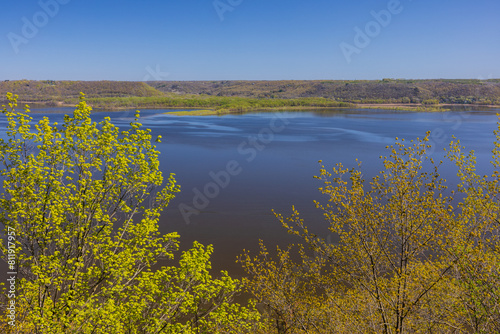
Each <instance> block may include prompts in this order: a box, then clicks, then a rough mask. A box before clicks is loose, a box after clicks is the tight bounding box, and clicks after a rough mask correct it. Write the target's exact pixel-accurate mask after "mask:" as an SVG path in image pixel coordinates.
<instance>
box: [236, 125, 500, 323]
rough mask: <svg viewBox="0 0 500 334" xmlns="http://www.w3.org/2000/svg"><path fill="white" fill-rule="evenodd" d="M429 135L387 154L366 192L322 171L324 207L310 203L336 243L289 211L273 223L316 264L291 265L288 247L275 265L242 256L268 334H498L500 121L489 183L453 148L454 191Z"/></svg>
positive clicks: (354, 173) (356, 177)
mask: <svg viewBox="0 0 500 334" xmlns="http://www.w3.org/2000/svg"><path fill="white" fill-rule="evenodd" d="M429 135H430V133H427V136H426V137H424V138H422V139H417V140H416V141H411V142H410V143H409V144H406V143H405V142H404V140H403V139H401V140H398V141H397V142H396V144H395V145H392V146H390V147H388V149H389V150H390V153H391V154H390V156H389V157H385V158H383V161H384V169H383V170H382V171H381V172H380V174H379V175H378V176H376V177H374V178H373V179H372V181H371V182H370V183H369V184H366V183H365V180H364V178H363V175H362V173H361V171H360V168H357V169H356V168H353V169H347V168H344V167H343V166H342V164H338V165H337V166H336V167H334V168H333V171H332V172H328V171H327V170H326V169H325V168H324V167H323V166H321V170H320V175H319V176H318V177H317V178H318V179H320V180H322V181H323V183H324V186H323V187H321V188H319V190H320V192H321V193H322V194H323V195H326V197H327V199H328V202H327V203H326V204H321V203H319V202H316V205H317V207H318V208H319V209H321V210H322V211H323V213H324V217H325V220H326V222H327V223H328V225H329V229H330V231H331V232H332V233H333V235H334V237H333V239H334V242H327V241H326V240H325V239H323V238H321V237H318V236H316V235H314V234H313V233H311V232H310V231H309V230H308V228H307V226H306V225H305V223H304V221H303V220H302V219H301V218H300V216H299V213H298V212H297V211H296V210H295V209H294V208H293V213H292V215H291V216H290V217H288V218H284V217H283V216H282V215H279V214H278V215H277V217H278V219H279V220H280V222H281V223H282V224H283V226H284V227H285V228H286V229H287V230H288V232H289V233H291V234H294V235H297V236H299V237H300V238H301V240H302V241H303V244H304V245H306V246H307V248H308V249H310V250H311V251H312V252H314V255H311V254H310V253H309V254H308V253H307V252H305V251H301V249H302V248H301V247H302V246H299V254H298V256H295V260H294V259H293V257H292V255H291V254H292V253H291V249H292V247H290V248H289V249H288V250H285V251H283V250H279V249H278V256H277V257H276V258H275V259H273V258H272V257H271V256H270V255H269V253H268V252H267V250H266V248H265V247H264V246H263V245H262V244H261V253H260V254H259V256H256V257H251V256H250V254H249V253H245V254H243V255H242V256H241V257H240V261H241V262H242V264H243V267H244V268H245V270H246V271H247V273H248V274H249V275H250V277H249V279H247V281H246V286H247V289H248V290H249V291H250V292H251V293H253V295H254V296H255V298H256V300H257V301H258V302H259V303H262V304H264V305H266V306H267V309H265V311H266V312H265V318H266V319H267V322H266V326H267V327H266V328H267V329H268V331H267V332H268V333H270V332H275V333H352V332H360V333H424V332H425V333H430V332H432V333H434V332H436V333H443V332H460V333H461V332H474V333H498V332H500V289H499V286H500V275H499V271H498V268H500V224H499V220H498V215H499V213H500V206H499V204H498V203H499V196H500V186H499V184H500V183H499V176H500V173H499V171H498V168H499V167H500V123H499V131H497V132H496V136H497V137H496V141H495V149H494V150H493V165H494V167H495V172H494V173H493V175H491V177H488V176H480V175H478V174H476V167H475V163H476V161H475V157H474V155H473V153H470V154H468V155H465V154H464V153H463V147H461V146H460V145H459V142H458V141H456V142H452V143H451V144H450V149H449V151H448V157H449V158H450V160H451V161H452V162H454V163H455V165H456V166H457V168H458V173H457V174H458V176H459V178H460V179H461V182H460V183H459V184H458V185H457V191H451V192H450V191H449V190H448V189H447V186H446V184H445V180H444V179H442V177H441V176H440V173H439V165H440V164H441V163H439V164H435V163H434V161H433V160H432V159H431V158H429V157H428V155H427V150H428V149H429V148H430V146H429V145H428V138H429ZM396 140H397V138H396ZM381 158H382V157H381ZM457 192H458V193H461V194H460V196H457ZM445 194H448V195H445Z"/></svg>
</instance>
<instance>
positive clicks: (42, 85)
mask: <svg viewBox="0 0 500 334" xmlns="http://www.w3.org/2000/svg"><path fill="white" fill-rule="evenodd" d="M7 92H11V93H14V94H17V95H19V97H20V100H21V101H22V102H43V103H45V104H48V105H50V104H58V103H61V102H68V103H71V102H73V101H76V100H77V99H78V96H79V95H80V92H84V93H85V94H86V95H87V97H89V98H93V97H94V98H97V97H132V96H138V97H151V96H163V95H164V94H163V93H161V92H159V91H157V90H156V89H154V88H153V87H151V86H150V85H148V84H146V83H144V82H133V81H52V80H43V81H35V80H17V81H3V82H0V96H1V97H0V101H4V98H5V94H6V93H7Z"/></svg>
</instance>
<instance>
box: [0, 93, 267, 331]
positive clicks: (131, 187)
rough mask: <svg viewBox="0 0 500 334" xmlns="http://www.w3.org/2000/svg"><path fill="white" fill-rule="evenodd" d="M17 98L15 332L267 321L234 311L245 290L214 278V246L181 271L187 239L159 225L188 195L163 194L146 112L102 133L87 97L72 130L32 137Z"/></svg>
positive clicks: (8, 216) (172, 186)
mask: <svg viewBox="0 0 500 334" xmlns="http://www.w3.org/2000/svg"><path fill="white" fill-rule="evenodd" d="M7 98H8V100H9V102H10V103H9V110H8V109H7V108H6V107H4V109H3V113H4V115H5V116H6V119H7V123H8V126H7V136H8V138H9V139H8V141H6V140H3V139H2V140H0V146H1V153H0V161H1V162H2V163H3V169H2V170H1V171H0V173H1V175H2V177H3V190H4V192H3V194H2V196H1V198H0V208H1V215H0V221H1V222H2V223H3V225H4V226H5V232H6V235H9V236H8V237H7V238H5V239H4V240H3V242H2V245H1V251H2V255H3V258H4V259H6V260H11V261H15V262H16V265H17V272H18V275H17V277H16V280H15V289H16V291H15V294H16V298H15V306H16V315H15V322H14V320H13V318H12V317H10V320H9V321H11V322H12V323H9V324H10V325H15V326H11V328H10V329H11V332H12V333H181V332H182V333H202V332H203V333H204V332H227V333H230V332H238V333H241V332H245V331H250V330H251V328H252V326H253V324H254V323H255V321H256V320H257V318H258V314H257V313H256V312H255V311H254V310H253V307H252V306H251V305H250V306H249V307H243V306H240V305H238V304H235V303H232V298H233V296H234V294H235V293H237V292H238V291H239V289H240V288H239V286H240V284H239V281H237V280H235V279H232V278H231V277H229V275H228V274H227V272H222V273H221V277H220V278H217V279H216V278H213V277H212V276H211V275H210V273H209V270H210V268H211V267H210V262H209V257H210V254H211V252H212V247H211V246H207V247H204V246H203V245H200V244H198V243H196V242H195V243H194V245H193V247H192V248H191V249H190V250H188V251H186V252H184V253H183V254H182V255H181V257H180V259H179V261H178V264H177V265H174V264H173V259H174V254H175V251H176V250H177V249H178V245H179V236H178V234H177V233H169V234H166V235H161V234H160V233H159V231H158V218H159V215H160V213H161V211H162V210H163V209H164V208H165V207H166V206H167V205H168V203H169V201H170V200H171V199H172V198H173V197H174V194H175V193H176V192H178V191H179V186H178V185H177V184H176V182H175V179H174V175H173V174H171V175H170V176H169V177H168V179H167V183H166V185H165V186H163V188H161V185H162V183H163V176H162V173H161V171H160V170H159V162H158V154H159V152H158V151H157V150H156V148H155V146H154V145H153V144H152V143H151V133H150V130H149V129H142V128H141V124H140V123H139V113H137V115H136V119H135V120H134V121H133V122H132V123H131V124H130V126H131V128H130V129H129V130H125V131H120V129H118V128H117V127H116V126H114V125H113V124H112V123H111V122H110V119H109V118H105V119H104V120H103V121H102V122H100V123H99V124H97V123H95V122H92V120H91V118H90V113H91V108H90V107H89V106H88V105H87V104H86V102H85V99H84V96H83V94H82V96H81V98H80V103H79V104H78V105H77V107H76V110H75V111H74V114H73V116H72V117H71V116H68V115H66V116H65V118H64V122H63V124H57V123H53V124H51V123H50V121H49V119H48V118H46V117H45V118H43V119H42V120H40V121H39V122H38V123H37V124H35V131H33V129H32V127H31V121H32V118H31V117H30V116H29V115H28V112H29V109H28V107H27V106H26V108H25V112H16V111H15V107H16V98H17V96H13V95H12V94H8V95H7ZM159 139H160V138H158V139H157V140H159ZM148 202H149V203H150V205H149V206H147V205H146V204H148ZM9 232H10V233H9ZM9 241H10V242H12V243H10V244H9ZM14 245H15V246H14ZM14 248H15V252H14V251H13V249H14ZM9 251H10V253H11V254H12V253H15V254H16V256H15V257H13V256H12V255H10V257H9ZM160 260H161V261H162V262H161V264H168V265H166V266H162V267H161V268H159V269H156V270H154V269H153V267H154V266H155V265H156V267H158V266H159V265H160V262H159V261H160ZM11 263H12V262H11ZM13 269H15V268H13ZM11 300H12V299H10V300H9V301H8V302H11Z"/></svg>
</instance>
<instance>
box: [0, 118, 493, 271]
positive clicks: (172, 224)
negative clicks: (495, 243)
mask: <svg viewBox="0 0 500 334" xmlns="http://www.w3.org/2000/svg"><path fill="white" fill-rule="evenodd" d="M56 111H59V112H60V111H62V112H71V111H72V110H71V109H58V110H56ZM169 111H170V110H144V111H142V112H141V123H142V124H143V125H144V126H145V127H147V128H151V129H152V132H153V135H154V136H156V135H162V137H163V142H162V143H161V144H159V146H158V148H159V150H160V152H161V163H160V166H161V169H162V170H163V171H164V172H165V173H170V172H174V173H176V178H177V180H178V182H179V183H180V184H181V188H182V192H181V193H180V194H179V195H178V196H177V198H176V199H175V200H174V201H173V202H172V203H171V205H170V206H169V208H168V209H167V211H166V212H165V213H164V214H163V215H162V218H161V230H162V231H163V232H169V231H178V232H179V233H180V234H181V237H182V239H181V240H182V242H183V245H184V248H187V247H189V245H190V244H191V242H192V241H193V240H198V241H200V242H202V243H205V244H207V243H211V244H213V245H214V246H215V253H214V256H213V261H214V268H216V269H222V268H226V269H229V270H230V271H231V272H232V273H233V274H235V275H239V273H241V271H240V269H239V266H238V265H237V264H235V263H234V261H235V258H236V256H237V255H238V254H239V253H241V251H242V249H243V248H246V249H256V248H257V244H258V239H259V238H261V239H264V240H265V241H267V243H268V244H269V245H270V246H274V245H275V244H282V245H283V244H286V243H288V242H290V241H296V240H295V239H293V238H291V237H290V236H288V235H287V233H286V231H284V230H283V228H282V227H281V226H280V224H279V222H278V221H277V219H276V218H275V217H274V215H273V214H272V211H271V210H272V209H274V210H275V211H277V212H281V213H284V214H289V213H290V208H291V205H295V206H296V207H297V209H298V210H299V212H301V213H303V217H304V218H305V219H306V221H307V222H308V224H309V225H310V226H311V227H312V230H313V231H316V232H317V233H322V234H325V235H327V234H328V231H327V230H326V228H325V224H324V222H323V219H322V215H321V212H318V210H316V209H315V208H314V205H313V202H312V201H313V199H320V200H321V199H322V197H321V196H320V195H319V193H318V191H317V188H318V187H320V186H321V184H320V182H319V181H318V180H315V179H313V176H314V175H317V174H318V171H319V164H318V160H320V159H321V160H323V163H324V164H325V166H328V167H332V166H333V165H334V164H336V163H338V162H342V163H344V165H345V166H348V167H354V166H355V165H356V163H355V159H356V158H358V159H359V160H360V161H362V171H363V174H364V175H365V177H366V178H371V177H372V176H374V175H375V173H376V172H377V171H378V170H380V168H381V166H382V164H381V160H380V159H379V156H381V155H388V151H387V150H386V149H385V147H386V146H387V145H390V144H392V143H393V142H394V139H395V137H400V138H401V137H404V138H406V139H415V138H416V137H423V136H424V135H425V132H426V131H428V130H430V131H432V133H433V135H431V143H433V144H434V145H435V150H434V151H433V153H432V156H433V157H435V158H436V159H438V160H439V158H440V157H442V156H443V154H442V152H441V151H442V148H443V147H445V146H446V144H447V143H448V142H449V141H450V140H451V138H452V135H455V136H457V137H458V138H460V139H461V141H462V143H463V144H464V145H465V146H466V147H467V148H468V149H474V150H475V151H476V154H477V156H478V159H477V160H478V165H479V167H480V169H484V170H488V167H487V165H488V161H489V160H490V156H491V153H490V151H491V149H492V148H493V138H494V137H493V130H495V129H496V127H497V126H496V121H497V117H496V115H495V114H496V113H497V112H498V111H499V110H485V111H484V110H483V111H466V112H447V113H436V112H433V113H413V112H401V111H397V112H395V111H387V110H337V111H330V112H327V113H326V112H321V113H315V112H284V113H250V114H244V115H226V116H220V117H218V116H213V117H212V116H204V117H178V116H171V115H169V114H168V112H169ZM37 112H38V113H35V114H33V117H34V118H35V119H39V118H40V117H42V116H44V115H47V116H48V117H49V118H50V119H51V120H52V121H59V122H60V121H61V119H62V114H58V113H53V112H54V110H51V109H46V110H37ZM134 113H135V112H133V111H123V112H122V111H120V112H99V113H95V114H94V116H93V117H94V119H95V120H96V121H99V120H100V119H102V118H103V117H105V116H110V117H111V118H112V121H113V122H114V123H115V124H117V125H119V126H123V127H125V126H128V124H129V123H130V121H131V120H132V119H133V117H134V116H133V115H134ZM0 126H2V129H5V121H4V119H2V122H1V124H0ZM0 135H1V136H2V137H3V138H5V130H3V131H2V132H1V134H0ZM444 167H445V168H444V169H443V170H442V173H443V175H445V176H446V177H447V178H450V179H451V180H453V169H451V168H449V165H448V166H446V165H445V166H444ZM200 194H201V195H200Z"/></svg>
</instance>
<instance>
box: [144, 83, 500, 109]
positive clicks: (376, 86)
mask: <svg viewBox="0 0 500 334" xmlns="http://www.w3.org/2000/svg"><path fill="white" fill-rule="evenodd" d="M148 83H149V84H150V85H151V86H152V87H154V88H156V89H158V90H160V91H163V92H168V93H177V94H207V95H215V96H239V97H253V98H284V99H289V98H305V97H323V98H327V99H332V98H334V99H336V100H339V101H345V102H355V103H410V102H411V103H422V102H423V101H426V100H433V99H437V100H438V101H439V102H440V103H482V104H500V80H499V79H491V80H394V79H383V80H380V81H378V80H370V81H368V80H355V81H345V80H327V81H325V80H323V81H318V80H316V81H305V80H284V81H156V82H148Z"/></svg>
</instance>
